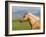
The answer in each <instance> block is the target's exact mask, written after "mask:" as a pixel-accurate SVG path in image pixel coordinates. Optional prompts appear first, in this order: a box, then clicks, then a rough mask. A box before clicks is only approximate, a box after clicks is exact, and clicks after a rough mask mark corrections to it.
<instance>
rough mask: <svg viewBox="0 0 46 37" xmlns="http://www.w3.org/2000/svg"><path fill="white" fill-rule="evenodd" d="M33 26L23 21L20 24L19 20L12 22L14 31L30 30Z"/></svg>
mask: <svg viewBox="0 0 46 37" xmlns="http://www.w3.org/2000/svg"><path fill="white" fill-rule="evenodd" d="M30 29H31V26H30V24H29V22H27V21H23V22H19V20H12V30H30Z"/></svg>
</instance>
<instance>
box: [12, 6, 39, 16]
mask: <svg viewBox="0 0 46 37" xmlns="http://www.w3.org/2000/svg"><path fill="white" fill-rule="evenodd" d="M27 12H32V14H33V15H35V16H40V7H19V6H13V7H12V16H22V15H23V14H24V13H27Z"/></svg>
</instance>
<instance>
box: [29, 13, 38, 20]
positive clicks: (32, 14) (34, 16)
mask: <svg viewBox="0 0 46 37" xmlns="http://www.w3.org/2000/svg"><path fill="white" fill-rule="evenodd" d="M28 15H30V16H32V17H34V18H35V19H36V20H39V17H37V16H35V15H33V14H32V13H28Z"/></svg>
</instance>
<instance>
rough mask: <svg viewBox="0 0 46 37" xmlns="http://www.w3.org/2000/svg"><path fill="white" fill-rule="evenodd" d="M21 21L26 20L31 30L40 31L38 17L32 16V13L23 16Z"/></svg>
mask: <svg viewBox="0 0 46 37" xmlns="http://www.w3.org/2000/svg"><path fill="white" fill-rule="evenodd" d="M23 20H25V21H26V20H27V21H28V22H29V24H30V26H32V29H40V22H39V17H37V16H34V15H33V14H32V13H26V14H25V15H24V16H23Z"/></svg>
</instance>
